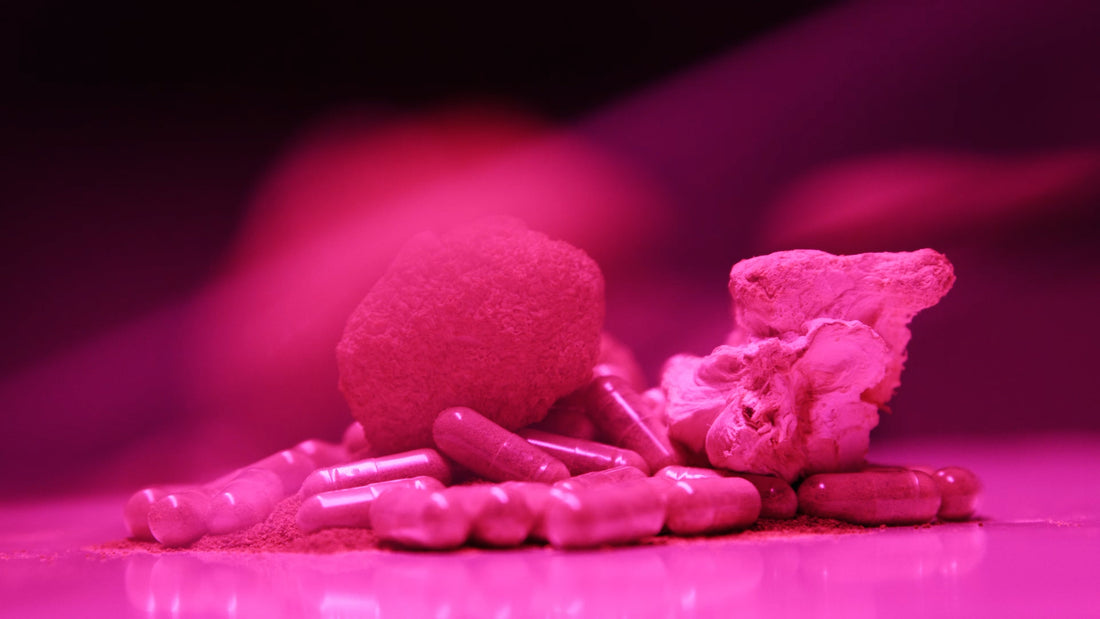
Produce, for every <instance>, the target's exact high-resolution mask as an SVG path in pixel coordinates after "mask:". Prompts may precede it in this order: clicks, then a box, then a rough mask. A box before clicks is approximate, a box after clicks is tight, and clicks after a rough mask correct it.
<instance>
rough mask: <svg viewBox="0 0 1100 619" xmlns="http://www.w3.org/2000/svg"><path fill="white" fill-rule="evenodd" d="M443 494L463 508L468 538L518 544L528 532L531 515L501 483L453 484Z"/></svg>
mask: <svg viewBox="0 0 1100 619" xmlns="http://www.w3.org/2000/svg"><path fill="white" fill-rule="evenodd" d="M443 494H444V495H446V496H447V498H448V499H450V500H451V501H453V502H454V503H455V504H456V505H457V506H458V508H459V509H461V510H463V511H465V512H466V515H467V516H468V517H469V519H470V522H471V529H470V539H471V540H472V541H475V542H478V543H480V544H484V545H486V546H497V547H501V548H507V547H511V546H519V545H520V544H522V543H523V541H524V540H525V539H527V536H528V535H529V534H530V533H531V527H532V525H533V524H534V520H535V516H534V514H532V513H531V510H530V508H529V507H528V506H527V502H526V500H525V499H524V497H523V496H522V495H521V494H520V493H519V492H518V491H517V490H514V489H512V490H510V489H509V488H508V487H507V486H505V485H503V484H502V485H489V484H479V485H473V486H453V487H451V488H447V489H446V490H445V491H444V492H443Z"/></svg>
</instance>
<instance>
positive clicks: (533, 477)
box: [432, 406, 569, 483]
mask: <svg viewBox="0 0 1100 619" xmlns="http://www.w3.org/2000/svg"><path fill="white" fill-rule="evenodd" d="M432 438H433V439H434V440H435V445H436V447H438V448H439V450H440V451H442V452H443V453H445V454H447V456H448V457H450V458H451V459H453V460H454V461H455V462H457V463H459V464H461V465H462V466H464V467H466V468H468V469H470V470H471V471H473V472H474V473H476V474H477V475H480V476H481V477H483V478H485V479H488V480H490V481H510V480H516V481H540V482H544V483H552V482H555V481H557V480H559V479H565V478H566V477H569V469H567V468H566V467H565V465H564V464H562V463H561V462H560V461H558V460H557V459H555V458H554V457H552V456H549V455H547V454H546V453H545V452H543V451H542V450H540V449H539V448H538V447H535V446H534V445H532V444H530V443H528V442H527V441H525V440H523V439H522V438H520V437H519V436H517V435H515V434H512V433H511V432H509V431H508V430H505V429H504V428H502V427H500V426H499V425H497V424H496V423H493V422H492V421H491V420H489V419H487V418H486V417H485V416H483V415H481V414H480V413H478V412H476V411H474V410H472V409H469V408H466V407H464V406H456V407H454V408H448V409H446V410H444V411H443V412H442V413H439V416H438V417H436V419H435V423H434V424H433V425H432Z"/></svg>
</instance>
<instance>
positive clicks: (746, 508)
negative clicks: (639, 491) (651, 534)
mask: <svg viewBox="0 0 1100 619" xmlns="http://www.w3.org/2000/svg"><path fill="white" fill-rule="evenodd" d="M653 482H654V484H653V485H654V486H655V487H656V489H657V490H658V491H659V492H661V493H662V494H663V496H664V499H665V504H666V509H667V516H666V520H665V525H666V526H667V527H668V530H669V531H671V532H672V533H674V534H676V535H707V534H712V533H722V532H725V531H734V530H738V529H744V528H746V527H748V526H750V525H752V523H754V522H756V519H757V518H759V517H760V493H759V492H757V490H756V487H755V486H753V485H752V484H751V483H749V482H748V480H745V479H741V478H740V477H721V476H715V477H694V478H686V479H681V480H679V481H674V480H672V479H669V478H654V479H653Z"/></svg>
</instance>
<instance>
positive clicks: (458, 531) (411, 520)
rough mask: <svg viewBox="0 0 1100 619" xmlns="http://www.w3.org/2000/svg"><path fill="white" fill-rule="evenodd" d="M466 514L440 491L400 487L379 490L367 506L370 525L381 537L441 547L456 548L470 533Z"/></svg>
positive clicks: (435, 547)
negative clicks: (397, 488)
mask: <svg viewBox="0 0 1100 619" xmlns="http://www.w3.org/2000/svg"><path fill="white" fill-rule="evenodd" d="M470 525H471V522H470V517H469V516H468V515H467V514H466V512H465V511H463V510H462V509H460V508H459V507H458V505H457V504H456V503H455V502H454V501H453V500H451V499H450V498H448V497H447V496H446V495H445V494H444V493H443V492H431V491H427V490H411V489H400V490H393V491H391V492H386V493H383V494H382V496H380V497H378V498H377V499H375V501H374V505H373V506H372V507H371V526H372V527H373V528H374V532H375V533H377V534H378V536H379V537H380V538H381V539H383V540H385V541H390V542H394V543H397V544H400V545H402V546H409V547H411V548H425V549H432V550H445V549H449V548H457V547H458V546H461V545H462V544H463V543H465V542H466V538H467V537H469V535H470Z"/></svg>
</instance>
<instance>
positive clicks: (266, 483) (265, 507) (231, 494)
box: [206, 468, 285, 535]
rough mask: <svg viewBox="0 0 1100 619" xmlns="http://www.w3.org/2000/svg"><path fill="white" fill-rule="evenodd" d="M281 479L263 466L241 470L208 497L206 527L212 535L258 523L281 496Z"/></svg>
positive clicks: (283, 494) (267, 514)
mask: <svg viewBox="0 0 1100 619" xmlns="http://www.w3.org/2000/svg"><path fill="white" fill-rule="evenodd" d="M284 496H285V493H284V492H283V481H282V480H281V479H279V476H278V475H276V474H275V473H272V472H271V471H269V470H267V469H260V468H247V469H242V470H241V471H240V473H238V475H237V476H236V477H234V478H233V480H232V481H230V482H229V483H227V484H226V485H225V487H224V488H222V489H220V490H219V491H218V492H216V493H214V495H213V496H212V497H211V498H210V507H209V510H208V511H207V515H206V526H207V529H209V531H210V532H211V533H213V534H215V535H224V534H226V533H232V532H234V531H240V530H242V529H247V528H248V527H250V526H252V525H254V524H256V523H257V522H262V521H263V520H264V519H266V518H267V517H268V516H269V515H270V514H271V512H272V510H273V509H275V504H276V503H278V502H279V501H280V500H282V499H283V497H284Z"/></svg>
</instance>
